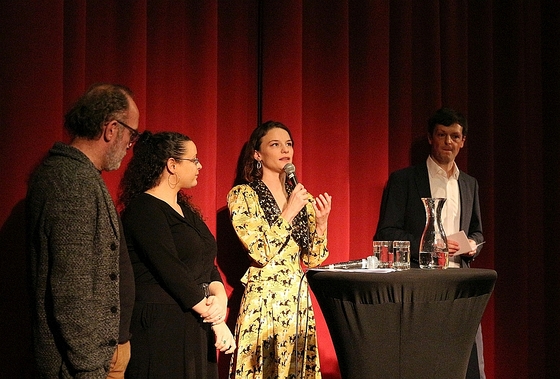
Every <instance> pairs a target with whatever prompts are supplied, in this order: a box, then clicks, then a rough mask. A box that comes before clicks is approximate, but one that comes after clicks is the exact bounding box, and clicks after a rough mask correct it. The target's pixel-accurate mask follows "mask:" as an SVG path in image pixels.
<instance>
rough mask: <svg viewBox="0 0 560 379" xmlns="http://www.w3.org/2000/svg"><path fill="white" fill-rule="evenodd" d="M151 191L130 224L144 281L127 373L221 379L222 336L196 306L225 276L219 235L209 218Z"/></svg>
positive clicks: (136, 202)
mask: <svg viewBox="0 0 560 379" xmlns="http://www.w3.org/2000/svg"><path fill="white" fill-rule="evenodd" d="M182 210H183V214H184V217H183V216H181V215H180V214H179V213H177V212H176V211H175V210H174V209H173V208H171V206H169V205H168V204H167V203H166V202H164V201H162V200H159V199H157V198H155V197H153V196H151V195H149V194H141V195H139V196H137V197H136V198H135V199H133V201H131V203H130V204H129V206H128V207H127V208H126V210H125V211H124V213H123V217H122V221H123V225H124V231H125V235H126V240H127V243H128V251H129V254H130V260H131V262H132V267H133V269H134V277H135V282H136V300H135V304H134V312H133V315H132V324H131V333H132V337H131V340H130V343H131V349H132V350H131V359H130V363H129V364H128V368H127V370H126V377H127V378H166V379H174V378H192V379H199V378H218V366H217V359H216V348H215V346H214V333H213V331H212V330H211V328H210V325H209V324H207V323H203V322H202V319H201V317H200V315H198V314H197V313H196V312H194V311H193V310H192V309H191V308H192V307H193V306H194V305H196V304H197V303H198V302H200V301H201V300H202V299H203V298H204V296H205V291H204V284H207V283H210V282H213V281H220V282H221V277H220V274H219V272H218V269H217V268H216V266H215V264H214V259H215V258H216V252H217V245H216V240H215V238H214V236H213V235H212V233H211V232H210V230H209V229H208V227H207V226H206V224H205V223H204V221H203V220H202V219H201V218H200V217H199V216H198V215H197V214H196V213H194V212H193V211H192V210H191V209H190V208H188V207H185V206H182Z"/></svg>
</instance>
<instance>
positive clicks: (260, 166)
mask: <svg viewBox="0 0 560 379" xmlns="http://www.w3.org/2000/svg"><path fill="white" fill-rule="evenodd" d="M261 168H262V162H261V161H257V170H260V169H261Z"/></svg>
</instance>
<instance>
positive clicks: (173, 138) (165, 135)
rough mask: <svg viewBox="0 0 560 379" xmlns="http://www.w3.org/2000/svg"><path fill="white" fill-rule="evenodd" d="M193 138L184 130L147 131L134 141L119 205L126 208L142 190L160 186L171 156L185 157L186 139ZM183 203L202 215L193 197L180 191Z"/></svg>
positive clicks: (121, 187) (178, 199)
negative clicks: (181, 131)
mask: <svg viewBox="0 0 560 379" xmlns="http://www.w3.org/2000/svg"><path fill="white" fill-rule="evenodd" d="M188 141H191V139H190V138H189V137H187V136H186V135H184V134H181V133H176V132H159V133H155V134H152V133H150V132H149V131H145V132H144V133H142V135H141V136H140V139H139V140H138V142H136V144H135V145H134V149H133V152H134V154H133V156H132V158H131V159H130V162H129V163H128V166H127V167H126V170H125V172H124V175H123V178H122V179H121V182H120V185H119V207H120V208H121V209H122V210H124V209H125V208H126V207H127V206H128V204H130V202H131V201H132V199H134V198H135V197H136V196H138V195H139V194H141V193H144V192H146V191H147V190H149V189H151V188H154V187H155V186H157V185H158V184H159V182H160V180H161V177H162V174H163V171H164V170H165V169H166V165H167V160H168V159H169V158H181V156H183V155H184V154H185V152H186V147H185V142H188ZM177 201H178V202H179V204H183V205H186V206H188V207H189V208H190V209H192V210H193V211H194V212H196V213H197V214H199V215H200V212H199V211H198V209H196V208H195V207H194V206H193V205H192V204H191V202H190V201H189V196H187V195H186V194H184V193H183V192H182V191H179V193H178V194H177Z"/></svg>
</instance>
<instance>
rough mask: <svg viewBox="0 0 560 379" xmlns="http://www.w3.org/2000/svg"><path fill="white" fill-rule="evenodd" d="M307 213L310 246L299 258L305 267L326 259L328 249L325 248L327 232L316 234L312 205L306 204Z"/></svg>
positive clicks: (315, 264)
mask: <svg viewBox="0 0 560 379" xmlns="http://www.w3.org/2000/svg"><path fill="white" fill-rule="evenodd" d="M307 214H308V215H309V233H310V234H311V238H310V242H311V246H310V249H309V250H308V251H304V252H302V255H301V260H302V262H303V264H304V265H305V266H307V267H317V266H319V265H320V264H321V263H323V262H324V261H325V259H327V257H328V256H329V250H328V249H327V232H325V234H324V235H322V236H319V235H317V224H316V222H315V209H314V208H313V205H311V203H310V204H308V205H307Z"/></svg>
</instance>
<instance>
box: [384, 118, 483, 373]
mask: <svg viewBox="0 0 560 379" xmlns="http://www.w3.org/2000/svg"><path fill="white" fill-rule="evenodd" d="M467 132H468V125H467V120H466V119H465V118H464V117H463V116H462V115H461V114H460V113H458V112H456V111H455V110H453V109H449V108H441V109H439V110H438V111H436V113H435V114H434V115H433V116H432V117H431V118H430V119H429V120H428V142H429V143H430V145H431V152H430V155H429V156H428V158H427V160H426V163H424V164H420V165H417V166H411V167H407V168H405V169H402V170H398V171H396V172H394V173H392V174H391V175H390V177H389V180H388V181H387V185H386V186H385V190H384V191H383V199H382V202H381V210H380V216H379V221H378V224H377V230H376V232H375V235H374V237H373V239H374V240H377V241H380V240H385V241H397V240H399V241H400V240H404V241H410V250H411V261H412V262H411V265H412V266H413V267H418V266H419V265H418V250H419V246H420V239H421V237H422V232H423V231H424V226H425V225H426V211H425V208H424V204H423V202H422V200H421V199H422V198H423V197H442V198H446V199H447V200H446V203H445V205H444V207H443V210H442V223H443V226H444V230H445V233H446V235H451V234H454V233H456V232H459V231H461V230H463V231H464V232H465V234H466V235H467V238H468V240H469V245H470V250H469V251H465V252H463V251H461V254H460V255H459V254H457V255H455V253H456V252H457V251H459V248H460V246H459V243H458V242H457V241H455V240H453V239H448V240H447V243H448V250H449V255H450V259H449V262H450V267H469V265H470V262H471V261H472V260H473V259H474V258H475V257H476V256H477V255H478V254H479V253H480V250H481V249H482V245H481V243H482V242H483V241H484V237H483V235H482V221H481V217H480V204H479V198H478V182H477V181H476V179H475V178H473V177H472V176H469V175H467V174H466V173H465V172H463V171H460V170H459V168H458V167H457V164H456V163H455V157H456V156H457V154H458V153H459V151H460V150H461V148H463V146H464V144H465V139H466V137H467ZM467 378H469V379H470V378H476V379H480V378H485V374H484V360H483V356H482V334H481V332H480V328H479V330H478V332H477V337H476V341H475V346H473V352H472V354H471V359H470V361H469V369H468V371H467Z"/></svg>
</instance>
